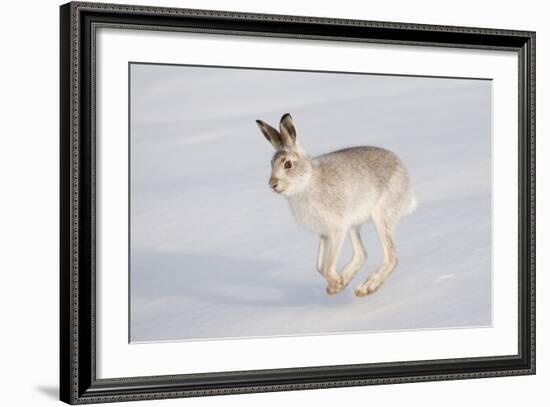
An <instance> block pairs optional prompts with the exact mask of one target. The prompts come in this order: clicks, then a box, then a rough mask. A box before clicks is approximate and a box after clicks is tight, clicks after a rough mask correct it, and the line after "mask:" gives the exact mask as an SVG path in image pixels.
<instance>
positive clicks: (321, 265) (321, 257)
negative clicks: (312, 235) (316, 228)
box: [317, 235, 327, 277]
mask: <svg viewBox="0 0 550 407" xmlns="http://www.w3.org/2000/svg"><path fill="white" fill-rule="evenodd" d="M326 245H327V238H326V236H323V235H321V236H320V237H319V254H318V255H317V271H318V272H319V273H321V275H322V276H323V277H324V276H325V257H326V256H325V254H326V250H325V247H326Z"/></svg>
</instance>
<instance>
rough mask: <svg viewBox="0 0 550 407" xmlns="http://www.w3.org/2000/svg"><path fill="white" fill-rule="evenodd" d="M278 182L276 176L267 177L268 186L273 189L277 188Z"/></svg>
mask: <svg viewBox="0 0 550 407" xmlns="http://www.w3.org/2000/svg"><path fill="white" fill-rule="evenodd" d="M278 182H279V180H278V179H277V178H273V177H271V178H269V186H270V187H271V188H273V189H275V188H277V183H278Z"/></svg>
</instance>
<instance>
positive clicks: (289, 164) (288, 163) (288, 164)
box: [285, 161, 292, 170]
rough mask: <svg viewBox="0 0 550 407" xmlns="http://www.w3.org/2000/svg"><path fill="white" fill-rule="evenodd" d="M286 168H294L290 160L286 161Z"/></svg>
mask: <svg viewBox="0 0 550 407" xmlns="http://www.w3.org/2000/svg"><path fill="white" fill-rule="evenodd" d="M285 168H286V169H287V170H288V169H289V168H292V163H291V162H290V161H287V162H285Z"/></svg>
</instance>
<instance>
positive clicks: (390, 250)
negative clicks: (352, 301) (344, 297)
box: [355, 211, 397, 297]
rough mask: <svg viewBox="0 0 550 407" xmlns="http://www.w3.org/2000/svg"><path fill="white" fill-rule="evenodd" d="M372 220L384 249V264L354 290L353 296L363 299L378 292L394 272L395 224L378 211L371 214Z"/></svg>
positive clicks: (385, 214) (395, 256) (387, 216)
mask: <svg viewBox="0 0 550 407" xmlns="http://www.w3.org/2000/svg"><path fill="white" fill-rule="evenodd" d="M372 220H373V221H374V224H375V226H376V230H377V232H378V235H379V236H380V240H381V241H382V247H383V249H384V263H383V264H382V265H381V266H380V267H379V268H378V270H376V271H375V272H374V273H372V274H370V275H369V276H368V277H367V279H366V280H365V281H363V283H361V285H360V286H359V287H357V288H356V289H355V295H357V296H358V297H363V296H365V295H367V294H371V293H373V292H375V291H376V290H378V288H380V286H381V285H382V283H383V282H384V280H385V279H386V278H388V276H389V275H390V274H391V273H392V271H393V270H395V267H396V266H397V255H396V253H395V244H394V242H393V230H394V224H395V222H394V221H393V219H392V218H391V216H389V214H387V213H385V212H383V211H380V212H378V211H377V213H373V216H372Z"/></svg>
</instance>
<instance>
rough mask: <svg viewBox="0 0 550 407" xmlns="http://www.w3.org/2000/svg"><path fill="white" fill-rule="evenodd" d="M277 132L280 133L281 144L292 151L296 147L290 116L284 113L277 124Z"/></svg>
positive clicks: (293, 127) (294, 131)
mask: <svg viewBox="0 0 550 407" xmlns="http://www.w3.org/2000/svg"><path fill="white" fill-rule="evenodd" d="M279 131H280V132H281V139H282V141H283V144H284V145H285V147H286V148H287V149H288V150H293V149H294V147H295V146H296V127H295V126H294V122H293V121H292V116H290V114H289V113H286V114H284V115H283V117H281V122H280V123H279Z"/></svg>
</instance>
